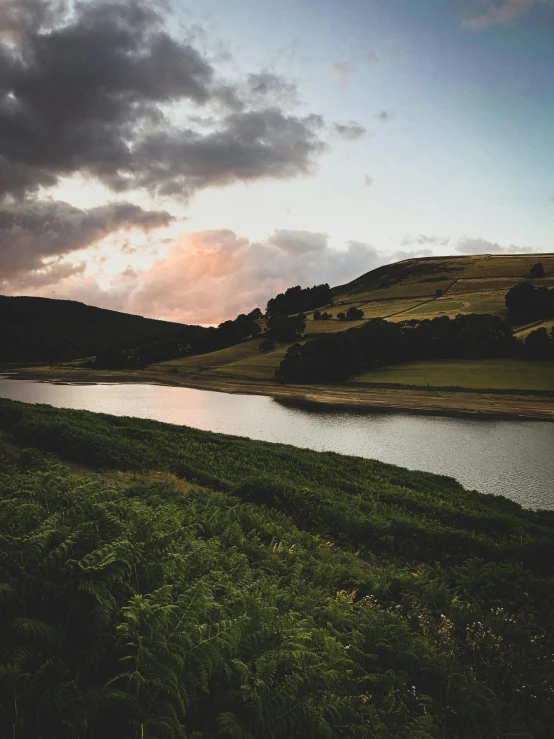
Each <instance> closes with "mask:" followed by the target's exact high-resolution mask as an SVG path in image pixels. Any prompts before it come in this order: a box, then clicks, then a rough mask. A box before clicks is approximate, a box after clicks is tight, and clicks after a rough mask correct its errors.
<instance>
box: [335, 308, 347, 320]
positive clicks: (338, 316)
mask: <svg viewBox="0 0 554 739" xmlns="http://www.w3.org/2000/svg"><path fill="white" fill-rule="evenodd" d="M337 318H338V319H339V321H346V313H345V312H344V311H343V310H341V312H340V313H337Z"/></svg>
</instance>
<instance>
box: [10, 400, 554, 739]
mask: <svg viewBox="0 0 554 739" xmlns="http://www.w3.org/2000/svg"><path fill="white" fill-rule="evenodd" d="M0 423H1V426H2V428H3V430H4V431H3V433H4V437H3V438H4V441H5V442H7V443H8V444H11V445H12V446H11V449H12V451H15V452H17V450H18V449H20V448H21V447H25V446H26V447H34V448H35V449H38V450H41V452H40V453H37V452H36V451H26V452H23V453H22V454H21V455H20V456H17V454H15V455H14V454H13V453H12V454H7V453H5V454H2V453H1V452H0V491H1V501H2V503H1V507H0V593H1V594H2V607H1V609H0V689H1V695H2V700H1V702H0V705H1V711H0V735H2V736H17V737H21V738H22V739H30V738H31V737H32V738H33V739H49V738H50V737H53V736H56V737H58V736H59V737H62V736H64V737H65V736H71V737H74V738H75V739H85V737H86V739H105V737H116V736H117V737H122V738H124V739H127V738H128V739H134V738H135V737H140V738H141V739H164V738H167V739H173V738H174V737H191V738H192V737H194V739H202V738H206V739H215V738H216V737H221V736H234V737H240V738H242V739H258V738H259V737H270V738H272V739H291V737H312V738H313V739H320V738H321V739H323V738H324V737H331V738H334V737H343V738H344V739H347V738H349V739H350V738H352V739H355V738H359V739H363V738H365V737H370V736H371V737H376V738H377V739H399V738H400V739H402V738H404V739H412V738H413V737H421V738H422V739H424V738H425V739H427V738H429V739H431V738H433V739H457V738H460V739H461V738H464V739H485V738H486V739H489V738H491V737H495V738H496V739H503V738H504V737H508V736H519V737H528V738H529V739H531V738H533V739H549V737H550V736H551V727H552V722H553V721H554V709H553V706H554V702H553V701H552V697H553V693H552V691H553V685H554V672H553V664H552V659H551V654H552V648H553V646H554V644H553V634H552V629H551V614H552V609H553V608H554V579H553V577H552V556H553V554H554V516H553V515H552V514H549V513H547V512H543V513H535V512H531V511H525V510H522V509H521V508H520V507H519V506H518V505H517V504H514V503H512V502H510V501H508V500H505V499H501V498H495V497H491V496H486V495H482V494H479V493H475V492H467V491H465V490H463V489H462V488H461V486H460V485H459V484H457V483H456V482H455V481H453V480H451V479H449V478H445V477H439V476H435V475H430V474H425V473H419V472H410V471H408V470H404V469H401V468H397V467H393V466H390V465H385V464H381V463H377V462H373V461H371V460H363V459H358V458H353V457H344V456H340V455H336V454H321V453H316V452H309V451H305V450H300V449H296V448H293V447H288V446H281V445H272V444H267V443H261V442H252V441H249V440H246V439H239V438H233V437H225V436H222V435H218V434H210V433H206V432H201V431H197V430H193V429H189V428H185V427H175V426H166V425H164V424H160V423H155V422H151V421H140V420H136V419H126V418H115V417H111V416H106V415H96V414H91V413H85V412H78V411H68V410H59V409H54V408H51V407H48V406H28V405H23V404H18V403H11V402H8V401H0ZM14 444H15V445H17V446H13V445H14ZM44 452H49V453H51V454H54V455H61V456H63V457H64V458H65V459H67V460H70V461H72V462H73V465H72V468H71V472H69V471H68V470H67V468H65V467H64V466H63V465H61V464H60V463H59V461H57V459H56V456H48V457H47V456H44ZM94 469H98V470H102V472H101V474H100V475H97V476H94V475H93V476H90V472H91V471H92V470H94Z"/></svg>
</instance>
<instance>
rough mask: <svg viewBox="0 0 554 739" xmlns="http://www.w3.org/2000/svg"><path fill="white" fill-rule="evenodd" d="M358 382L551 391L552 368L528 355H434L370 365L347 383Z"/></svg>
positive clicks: (553, 374)
mask: <svg viewBox="0 0 554 739" xmlns="http://www.w3.org/2000/svg"><path fill="white" fill-rule="evenodd" d="M360 382H363V383H393V384H400V385H417V386H421V387H425V386H429V387H463V388H472V389H483V390H485V389H488V388H490V389H495V390H533V391H538V392H545V391H546V392H554V369H553V367H552V363H551V362H539V361H533V360H529V359H480V360H470V359H455V360H454V359H435V360H433V361H425V362H406V363H403V364H397V365H392V366H390V367H383V368H380V369H372V370H371V371H369V372H364V373H363V374H362V375H358V376H356V377H355V378H354V379H353V380H351V382H350V383H349V384H352V383H360Z"/></svg>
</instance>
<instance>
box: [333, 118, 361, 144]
mask: <svg viewBox="0 0 554 739" xmlns="http://www.w3.org/2000/svg"><path fill="white" fill-rule="evenodd" d="M333 132H334V133H335V134H336V135H337V136H339V137H340V138H342V139H344V140H345V141H356V140H357V139H363V138H364V137H365V136H366V135H367V129H366V128H364V127H363V126H360V124H359V123H356V122H355V121H350V122H349V123H333Z"/></svg>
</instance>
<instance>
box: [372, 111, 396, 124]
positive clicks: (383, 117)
mask: <svg viewBox="0 0 554 739" xmlns="http://www.w3.org/2000/svg"><path fill="white" fill-rule="evenodd" d="M376 117H377V118H378V119H379V120H380V121H382V122H383V123H388V122H389V121H392V119H393V117H394V116H393V114H392V113H389V111H388V110H382V111H381V112H380V113H378V114H377V116H376Z"/></svg>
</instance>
